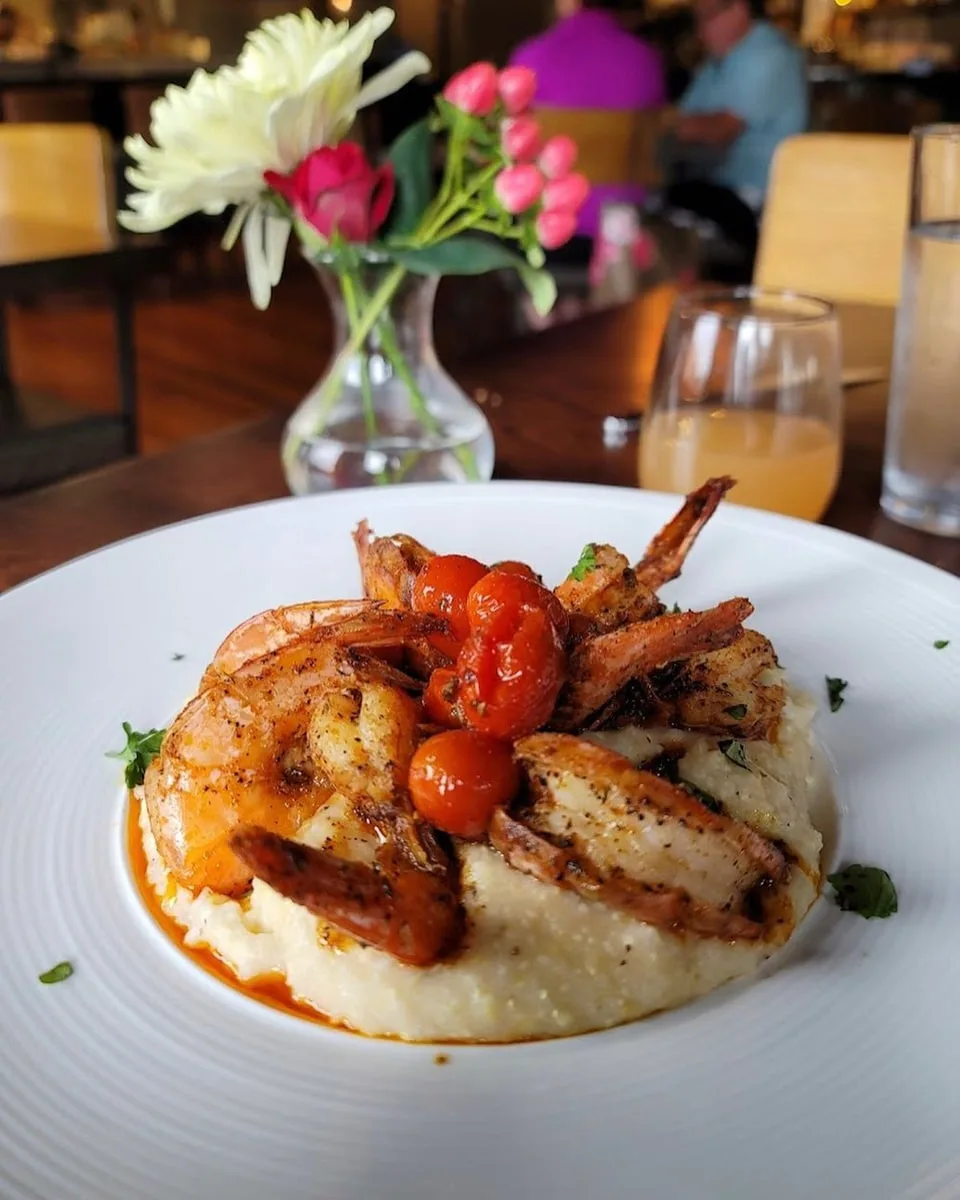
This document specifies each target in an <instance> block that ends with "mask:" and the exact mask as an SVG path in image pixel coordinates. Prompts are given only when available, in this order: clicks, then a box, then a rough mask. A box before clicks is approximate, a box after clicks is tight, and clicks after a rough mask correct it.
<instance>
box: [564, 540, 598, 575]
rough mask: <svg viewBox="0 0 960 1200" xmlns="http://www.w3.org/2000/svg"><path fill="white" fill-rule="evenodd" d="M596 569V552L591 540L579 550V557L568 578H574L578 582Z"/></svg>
mask: <svg viewBox="0 0 960 1200" xmlns="http://www.w3.org/2000/svg"><path fill="white" fill-rule="evenodd" d="M596 569H597V552H596V550H595V548H594V545H593V542H588V543H587V545H586V546H584V548H583V550H582V551H581V552H580V557H579V558H578V559H577V563H576V566H575V567H574V568H573V570H572V571H571V572H570V575H569V576H568V578H570V579H575V580H576V581H577V582H578V583H579V582H580V581H581V580H583V579H585V578H586V576H587V575H589V573H590V572H591V571H595V570H596Z"/></svg>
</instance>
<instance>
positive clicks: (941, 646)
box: [933, 638, 950, 650]
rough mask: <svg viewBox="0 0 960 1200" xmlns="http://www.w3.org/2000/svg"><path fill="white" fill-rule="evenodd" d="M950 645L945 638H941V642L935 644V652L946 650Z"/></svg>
mask: <svg viewBox="0 0 960 1200" xmlns="http://www.w3.org/2000/svg"><path fill="white" fill-rule="evenodd" d="M949 645H950V643H949V642H947V641H944V640H943V638H941V639H940V640H939V641H937V642H934V643H933V648H934V650H946V648H947V647H948V646H949Z"/></svg>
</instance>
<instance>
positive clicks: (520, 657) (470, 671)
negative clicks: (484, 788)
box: [457, 576, 565, 740]
mask: <svg viewBox="0 0 960 1200" xmlns="http://www.w3.org/2000/svg"><path fill="white" fill-rule="evenodd" d="M507 578H510V577H509V576H508V577H507ZM506 620H507V615H506V614H505V613H503V612H500V613H498V614H497V622H496V625H497V630H498V633H497V636H492V635H491V634H490V633H488V632H485V631H482V632H477V633H473V634H471V635H470V637H469V638H467V640H466V641H465V642H464V644H463V647H462V649H461V650H460V654H459V656H458V658H457V674H458V675H459V676H460V690H459V694H458V700H459V708H460V716H461V719H462V721H463V723H464V724H465V725H467V726H469V728H471V729H476V730H478V731H479V732H481V733H488V734H491V735H492V736H493V737H497V738H503V739H504V740H509V739H512V738H518V737H524V736H525V735H526V734H528V733H533V731H534V730H535V729H539V728H540V726H541V725H544V724H545V723H546V722H547V721H548V720H549V718H550V715H551V713H552V712H553V709H554V706H555V704H556V702H557V696H558V695H559V694H560V688H561V687H562V686H563V680H564V665H565V655H564V651H563V646H562V644H561V642H560V638H559V635H558V633H557V630H556V627H555V626H554V624H553V622H552V621H551V619H550V617H549V616H548V614H547V613H546V611H545V610H544V609H542V608H530V609H526V610H521V611H520V612H519V613H518V614H517V613H515V614H514V615H513V622H512V628H508V627H507V625H506Z"/></svg>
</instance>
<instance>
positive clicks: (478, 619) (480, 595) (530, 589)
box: [467, 569, 570, 642]
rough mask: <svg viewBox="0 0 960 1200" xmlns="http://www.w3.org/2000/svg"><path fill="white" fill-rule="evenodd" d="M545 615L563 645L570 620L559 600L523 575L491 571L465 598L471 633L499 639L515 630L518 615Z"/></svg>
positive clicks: (496, 570)
mask: <svg viewBox="0 0 960 1200" xmlns="http://www.w3.org/2000/svg"><path fill="white" fill-rule="evenodd" d="M533 611H540V612H545V613H546V614H547V615H548V616H549V618H550V620H551V621H552V622H553V625H554V627H555V628H556V630H557V633H558V635H559V637H560V640H561V642H564V641H566V637H567V633H568V632H569V629H570V618H569V616H568V615H567V610H566V609H565V608H564V607H563V604H562V603H561V602H560V600H559V598H558V597H557V596H555V595H554V594H553V592H551V591H550V589H549V588H545V587H544V586H543V584H541V583H537V581H536V580H535V579H529V578H528V577H527V576H525V575H518V574H512V573H510V572H508V571H500V570H499V569H494V570H492V571H490V572H488V574H486V575H484V576H483V578H482V579H480V580H479V581H478V582H477V583H475V584H474V585H473V587H472V588H471V589H470V595H469V596H468V597H467V616H468V618H469V621H470V630H471V632H482V633H486V634H489V635H490V636H491V637H494V638H501V637H504V636H506V635H507V634H508V632H509V630H510V629H512V628H515V627H516V623H517V619H518V617H519V615H520V614H521V613H524V612H533Z"/></svg>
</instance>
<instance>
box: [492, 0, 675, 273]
mask: <svg viewBox="0 0 960 1200" xmlns="http://www.w3.org/2000/svg"><path fill="white" fill-rule="evenodd" d="M616 7H617V4H616V2H615V0H555V13H556V17H557V20H556V22H555V24H554V25H553V26H552V27H551V28H550V29H548V30H547V31H546V33H542V34H539V35H538V36H537V37H534V38H531V39H530V40H529V41H526V42H523V43H522V44H521V45H520V46H518V47H517V49H516V50H515V51H514V52H513V54H512V55H511V57H510V65H511V66H524V67H530V68H531V69H532V70H534V71H536V73H537V103H539V104H543V105H545V106H549V107H553V108H602V109H612V110H618V111H623V110H627V111H633V110H636V109H643V108H656V107H658V106H659V105H662V104H663V103H664V100H665V98H666V90H665V86H664V71H663V66H662V63H661V61H660V57H659V55H658V54H657V52H656V51H655V50H654V49H653V47H651V46H649V45H648V44H647V43H646V42H643V41H641V40H640V39H639V38H637V37H635V36H634V35H633V34H631V33H628V32H627V31H626V30H625V29H623V28H622V26H621V25H620V24H619V22H618V21H617V18H616V17H615V16H614V14H613V12H612V11H611V10H612V9H615V8H616ZM643 200H644V189H643V188H642V187H638V186H636V185H635V184H632V183H629V182H627V181H624V182H623V183H622V184H612V185H609V186H604V187H594V188H592V189H591V192H590V196H589V198H588V200H587V203H586V204H585V205H584V207H583V209H582V210H581V212H580V218H579V221H578V224H577V236H576V237H575V238H573V240H572V241H571V242H568V243H567V245H566V246H565V247H564V248H563V250H562V251H561V252H559V254H558V255H557V257H558V258H562V259H563V260H565V261H567V262H583V263H586V262H588V261H589V258H590V253H591V249H592V240H593V238H594V237H595V236H596V233H597V230H598V227H599V223H600V214H601V211H602V209H603V206H604V205H605V204H607V203H610V202H615V203H628V204H635V205H638V206H639V205H640V204H642V203H643Z"/></svg>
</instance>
